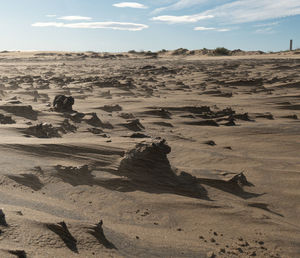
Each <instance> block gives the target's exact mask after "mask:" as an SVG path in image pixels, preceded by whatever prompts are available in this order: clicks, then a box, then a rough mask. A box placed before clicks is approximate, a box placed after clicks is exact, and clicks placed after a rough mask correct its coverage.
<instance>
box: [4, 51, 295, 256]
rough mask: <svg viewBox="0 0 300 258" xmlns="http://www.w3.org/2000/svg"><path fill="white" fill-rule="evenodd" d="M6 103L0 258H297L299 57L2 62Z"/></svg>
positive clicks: (19, 56)
mask: <svg viewBox="0 0 300 258" xmlns="http://www.w3.org/2000/svg"><path fill="white" fill-rule="evenodd" d="M0 94H1V102H0V122H1V125H0V131H1V141H0V154H1V155H0V161H1V174H0V203H1V206H0V208H1V211H0V257H255V256H256V257H299V256H300V224H299V220H300V122H299V118H300V52H285V53H277V54H276V53H275V54H256V53H252V55H248V54H247V53H246V54H244V55H237V56H230V57H209V56H203V55H199V54H197V53H196V54H195V53H193V54H191V55H172V54H170V53H169V52H167V53H162V54H160V55H158V56H151V55H150V54H149V55H148V54H135V53H132V54H129V53H125V54H97V53H93V52H87V53H55V52H23V53H21V52H2V53H0ZM59 94H63V95H66V96H73V97H74V99H75V104H74V105H73V110H74V111H73V112H57V111H55V110H54V109H53V107H52V101H53V99H54V97H55V96H56V95H59Z"/></svg>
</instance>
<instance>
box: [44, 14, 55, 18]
mask: <svg viewBox="0 0 300 258" xmlns="http://www.w3.org/2000/svg"><path fill="white" fill-rule="evenodd" d="M46 17H49V18H53V17H56V14H47V15H46Z"/></svg>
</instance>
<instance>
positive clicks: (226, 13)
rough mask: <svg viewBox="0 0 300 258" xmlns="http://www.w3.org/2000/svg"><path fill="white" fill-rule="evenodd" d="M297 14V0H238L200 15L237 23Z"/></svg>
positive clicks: (298, 12)
mask: <svg viewBox="0 0 300 258" xmlns="http://www.w3.org/2000/svg"><path fill="white" fill-rule="evenodd" d="M297 14H300V1H299V0H285V1H274V0H238V1H234V2H231V3H228V4H224V5H220V6H218V7H216V8H214V9H211V10H207V11H205V12H203V13H201V14H200V15H213V16H215V18H217V19H219V20H220V21H222V22H225V23H231V24H238V23H246V22H255V21H264V20H268V19H275V18H281V17H287V16H293V15H297Z"/></svg>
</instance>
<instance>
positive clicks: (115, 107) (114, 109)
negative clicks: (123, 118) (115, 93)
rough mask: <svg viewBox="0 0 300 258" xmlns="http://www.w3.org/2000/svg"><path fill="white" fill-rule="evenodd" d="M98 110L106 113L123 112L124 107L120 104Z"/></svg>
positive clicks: (105, 106)
mask: <svg viewBox="0 0 300 258" xmlns="http://www.w3.org/2000/svg"><path fill="white" fill-rule="evenodd" d="M98 109H102V110H104V111H106V112H110V113H111V112H114V111H122V107H121V106H120V105H118V104H116V105H104V106H103V107H99V108H98Z"/></svg>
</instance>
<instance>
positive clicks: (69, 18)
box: [57, 16, 92, 21]
mask: <svg viewBox="0 0 300 258" xmlns="http://www.w3.org/2000/svg"><path fill="white" fill-rule="evenodd" d="M57 19H59V20H65V21H80V20H81V21H89V20H91V19H92V18H91V17H84V16H63V17H59V18H57Z"/></svg>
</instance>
